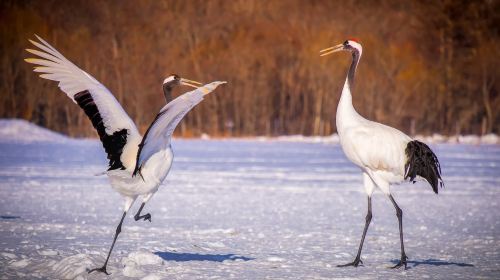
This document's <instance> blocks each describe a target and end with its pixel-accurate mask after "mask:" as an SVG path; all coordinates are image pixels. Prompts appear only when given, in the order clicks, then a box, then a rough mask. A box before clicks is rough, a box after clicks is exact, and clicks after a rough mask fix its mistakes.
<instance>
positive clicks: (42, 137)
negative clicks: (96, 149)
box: [0, 119, 70, 143]
mask: <svg viewBox="0 0 500 280" xmlns="http://www.w3.org/2000/svg"><path fill="white" fill-rule="evenodd" d="M69 139H70V138H68V137H66V136H64V135H62V134H59V133H56V132H53V131H51V130H48V129H46V128H43V127H40V126H38V125H36V124H33V123H30V122H28V121H25V120H21V119H0V142H16V143H19V142H21V143H32V142H64V141H68V140H69Z"/></svg>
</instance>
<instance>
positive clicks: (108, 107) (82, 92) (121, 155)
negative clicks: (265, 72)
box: [26, 36, 225, 273]
mask: <svg viewBox="0 0 500 280" xmlns="http://www.w3.org/2000/svg"><path fill="white" fill-rule="evenodd" d="M36 37H37V38H38V40H39V41H40V42H36V41H32V40H30V42H31V43H32V44H33V45H35V46H36V47H38V48H39V49H38V50H34V49H27V51H28V52H30V53H32V54H34V55H37V56H38V57H39V58H28V59H26V61H27V62H29V63H32V64H35V65H37V66H36V67H35V69H34V71H35V72H40V73H43V74H41V75H40V77H42V78H45V79H49V80H53V81H56V82H58V83H59V88H60V89H61V90H62V91H63V92H64V93H66V95H67V96H68V97H69V98H71V100H73V101H74V102H75V103H77V104H78V105H79V106H80V107H81V108H82V109H83V110H84V111H85V113H86V114H87V116H88V117H89V119H90V120H91V121H92V124H93V126H94V127H95V128H96V130H97V132H98V134H99V137H100V139H101V141H102V142H103V146H104V149H105V151H106V153H107V154H108V159H109V160H110V162H109V169H108V170H107V171H106V174H107V175H108V178H109V181H110V184H111V186H112V188H113V189H114V190H116V191H117V192H118V193H120V194H121V195H122V196H123V197H124V198H125V205H124V213H123V216H122V219H121V221H120V223H119V225H118V227H117V229H116V233H115V237H114V240H113V243H112V245H111V249H110V251H109V253H108V257H107V259H106V262H105V263H104V266H103V267H101V268H98V269H93V270H91V271H89V273H90V272H92V271H94V270H97V271H101V272H104V273H107V271H106V265H107V263H108V260H109V257H110V255H111V251H112V250H113V247H114V244H115V242H116V238H117V236H118V234H119V233H120V232H121V225H122V223H123V219H124V218H125V216H126V213H127V211H128V210H129V209H130V207H131V206H132V204H133V203H134V201H135V200H136V199H137V198H138V197H139V196H142V204H141V207H140V209H139V211H138V212H137V214H136V215H135V219H136V220H139V219H144V220H149V221H151V215H150V214H149V213H148V214H146V215H142V216H141V215H140V213H141V210H142V208H143V207H144V205H145V203H146V202H147V201H148V200H149V199H150V198H151V197H152V196H153V194H154V193H155V192H156V191H157V190H158V188H159V186H160V184H161V182H162V181H163V180H164V179H165V177H166V176H167V174H168V172H169V171H170V168H171V166H172V161H173V158H174V155H173V152H172V148H171V144H170V141H171V137H172V133H173V131H174V129H175V128H176V126H177V125H178V124H179V122H180V121H181V120H182V118H183V117H184V116H185V115H186V114H187V113H188V112H189V111H190V110H191V109H192V108H193V107H194V106H196V105H197V104H198V103H200V102H201V101H202V100H203V98H204V96H205V95H207V94H208V93H210V92H212V91H213V90H215V89H216V88H217V87H218V86H219V85H221V84H224V83H225V82H220V81H216V82H212V83H209V84H206V85H204V86H200V87H198V86H197V85H196V84H199V83H198V82H195V81H190V80H187V79H183V78H180V77H179V76H177V75H172V76H170V77H168V78H167V79H165V81H164V85H163V87H164V91H167V90H168V91H169V92H170V90H171V88H172V87H174V86H176V85H179V84H181V85H187V86H191V87H195V88H196V89H195V90H193V91H190V92H187V93H185V94H183V95H181V96H179V97H177V98H176V99H175V100H173V101H171V102H169V103H168V104H167V105H165V106H164V107H163V108H162V109H161V110H160V112H159V114H158V115H157V117H156V118H155V120H154V121H153V123H152V124H151V126H150V127H149V129H148V131H147V132H146V135H145V136H144V138H143V137H141V135H140V134H139V132H138V130H137V128H136V126H135V124H134V122H133V121H132V120H131V119H130V117H129V116H128V115H127V113H126V112H125V111H124V110H123V108H122V107H121V106H120V104H119V103H118V101H117V100H116V98H115V97H114V96H113V95H112V94H111V92H110V91H109V90H108V89H107V88H106V87H104V86H103V85H102V84H101V83H99V82H98V81H97V80H96V79H94V78H93V77H92V76H91V75H89V74H88V73H86V72H85V71H83V70H81V69H80V68H78V67H77V66H76V65H74V64H73V63H72V62H70V61H69V60H67V59H66V58H65V57H64V56H63V55H62V54H61V53H60V52H58V51H57V50H56V49H55V48H54V47H52V46H51V45H49V44H48V43H47V42H46V41H44V40H43V39H42V38H40V37H38V36H36ZM200 85H201V84H200ZM136 173H139V175H140V176H138V175H137V174H136Z"/></svg>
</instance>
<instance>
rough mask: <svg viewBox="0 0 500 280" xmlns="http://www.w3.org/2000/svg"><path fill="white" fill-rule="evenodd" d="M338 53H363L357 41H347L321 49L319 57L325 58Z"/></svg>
mask: <svg viewBox="0 0 500 280" xmlns="http://www.w3.org/2000/svg"><path fill="white" fill-rule="evenodd" d="M339 51H348V52H351V53H353V54H354V53H357V54H361V53H362V52H363V47H361V44H360V43H359V41H358V40H357V39H347V40H346V41H345V42H344V43H342V44H338V45H336V46H333V47H330V48H326V49H323V50H321V51H319V52H320V56H325V55H329V54H332V53H334V52H339Z"/></svg>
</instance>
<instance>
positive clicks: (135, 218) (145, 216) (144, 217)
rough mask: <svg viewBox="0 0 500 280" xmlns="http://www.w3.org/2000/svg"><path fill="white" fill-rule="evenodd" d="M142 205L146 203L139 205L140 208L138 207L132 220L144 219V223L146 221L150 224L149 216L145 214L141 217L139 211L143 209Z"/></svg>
mask: <svg viewBox="0 0 500 280" xmlns="http://www.w3.org/2000/svg"><path fill="white" fill-rule="evenodd" d="M144 205H146V202H143V203H142V204H141V207H139V211H137V213H136V214H135V216H134V220H136V221H139V220H140V219H144V221H146V220H148V221H149V222H151V214H149V213H147V214H145V215H142V216H141V211H142V208H144Z"/></svg>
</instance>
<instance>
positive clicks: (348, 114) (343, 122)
mask: <svg viewBox="0 0 500 280" xmlns="http://www.w3.org/2000/svg"><path fill="white" fill-rule="evenodd" d="M360 58H361V50H355V51H354V52H353V53H352V63H351V66H350V67H349V72H348V73H347V77H346V80H345V83H344V88H343V89H342V95H341V96H340V101H339V105H338V107H337V117H336V124H337V132H338V133H339V134H342V130H343V129H344V128H345V127H346V126H349V125H350V124H353V123H354V122H356V121H357V120H358V119H359V118H361V116H360V115H359V114H358V113H357V112H356V110H355V109H354V106H353V105H352V95H351V90H352V89H353V87H354V75H355V74H356V68H357V67H358V63H359V59H360Z"/></svg>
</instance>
